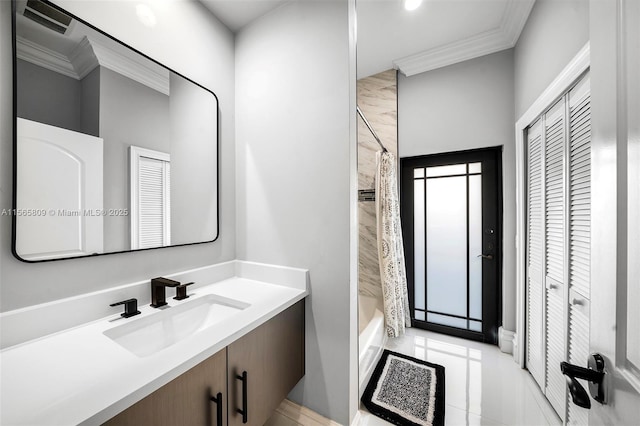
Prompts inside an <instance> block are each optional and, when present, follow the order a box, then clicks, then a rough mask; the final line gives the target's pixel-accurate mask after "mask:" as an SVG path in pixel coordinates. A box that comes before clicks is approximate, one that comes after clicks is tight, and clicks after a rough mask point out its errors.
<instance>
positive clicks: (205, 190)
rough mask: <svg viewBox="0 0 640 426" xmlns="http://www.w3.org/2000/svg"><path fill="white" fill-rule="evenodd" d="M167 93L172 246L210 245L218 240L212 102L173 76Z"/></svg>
mask: <svg viewBox="0 0 640 426" xmlns="http://www.w3.org/2000/svg"><path fill="white" fill-rule="evenodd" d="M170 87H171V95H170V99H169V110H170V116H171V118H170V120H171V122H170V124H171V244H186V243H193V242H199V241H210V240H213V239H214V238H215V236H216V234H217V229H216V228H217V223H216V219H215V213H216V206H217V200H216V198H217V197H216V193H215V188H216V182H217V180H218V176H217V171H216V167H215V164H216V160H217V155H218V152H217V150H216V148H217V146H216V136H217V135H216V131H217V122H218V121H217V118H218V117H217V113H218V109H217V106H216V98H215V96H214V95H212V94H211V93H209V92H207V91H206V90H202V89H201V88H200V87H198V86H196V85H195V84H192V83H191V82H189V81H187V80H185V79H184V78H182V77H180V76H177V75H175V74H174V73H171V77H170ZM194 106H198V107H197V108H196V107H194ZM174 189H179V190H177V191H176V190H174Z"/></svg>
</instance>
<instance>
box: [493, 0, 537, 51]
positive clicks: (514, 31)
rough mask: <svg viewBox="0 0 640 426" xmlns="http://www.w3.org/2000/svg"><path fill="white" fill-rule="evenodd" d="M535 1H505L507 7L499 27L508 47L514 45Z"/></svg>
mask: <svg viewBox="0 0 640 426" xmlns="http://www.w3.org/2000/svg"><path fill="white" fill-rule="evenodd" d="M535 2H536V0H515V1H513V0H512V1H510V2H509V3H507V8H506V9H505V12H504V15H502V20H501V21H500V29H501V30H502V32H503V34H504V38H505V41H507V42H508V43H509V45H510V47H514V46H515V45H516V42H517V41H518V38H519V37H520V33H521V32H522V30H523V29H524V26H525V24H526V23H527V19H528V18H529V14H530V13H531V9H533V4H534V3H535Z"/></svg>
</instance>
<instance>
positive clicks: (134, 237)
mask: <svg viewBox="0 0 640 426" xmlns="http://www.w3.org/2000/svg"><path fill="white" fill-rule="evenodd" d="M130 155H131V172H130V173H131V249H133V250H136V249H144V248H154V247H163V246H168V245H171V205H170V200H171V194H170V187H171V175H170V171H171V160H170V157H169V154H166V153H162V152H159V151H153V150H150V149H145V148H140V147H135V146H132V147H131V154H130Z"/></svg>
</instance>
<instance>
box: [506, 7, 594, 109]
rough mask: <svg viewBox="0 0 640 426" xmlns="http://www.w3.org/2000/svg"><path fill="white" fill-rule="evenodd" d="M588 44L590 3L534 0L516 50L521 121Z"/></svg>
mask: <svg viewBox="0 0 640 426" xmlns="http://www.w3.org/2000/svg"><path fill="white" fill-rule="evenodd" d="M588 41H589V0H537V1H536V2H535V4H534V6H533V9H532V10H531V14H530V15H529V19H528V20H527V23H526V25H525V27H524V29H523V30H522V33H521V34H520V38H519V39H518V43H517V44H516V47H515V56H514V63H515V112H516V115H515V117H516V120H517V119H518V118H520V117H521V116H522V115H523V114H524V113H525V112H526V111H527V109H528V108H529V107H530V106H531V104H533V102H534V101H535V100H536V99H537V98H538V96H540V95H541V94H542V92H543V91H544V89H546V88H547V86H549V84H550V83H551V82H552V81H553V80H554V79H555V78H556V76H557V75H558V74H560V71H562V69H563V68H564V67H565V66H566V65H567V64H568V63H569V61H571V59H573V57H574V56H575V55H576V53H578V51H579V50H580V49H581V48H582V47H583V46H584V45H585V44H586V43H587V42H588Z"/></svg>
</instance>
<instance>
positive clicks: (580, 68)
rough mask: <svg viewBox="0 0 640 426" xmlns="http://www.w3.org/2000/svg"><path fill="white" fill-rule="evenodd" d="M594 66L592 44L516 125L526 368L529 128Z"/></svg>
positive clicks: (520, 316)
mask: <svg viewBox="0 0 640 426" xmlns="http://www.w3.org/2000/svg"><path fill="white" fill-rule="evenodd" d="M590 65H591V56H590V45H589V42H587V44H585V45H584V46H583V47H582V49H580V51H579V52H578V54H576V56H575V57H574V58H573V59H572V60H571V61H570V62H569V64H568V65H567V66H566V67H565V68H564V69H563V70H562V72H561V73H560V74H559V75H558V76H557V77H556V78H555V79H554V80H553V82H551V84H550V85H549V86H548V87H547V88H546V89H545V90H544V92H542V94H541V95H540V96H539V97H538V99H536V101H535V102H534V103H533V104H532V105H531V106H530V107H529V109H528V110H527V111H526V112H525V113H524V114H523V115H522V116H521V117H520V119H518V121H517V122H516V126H515V127H516V129H515V130H516V135H515V136H516V335H515V337H514V344H513V357H514V359H515V361H516V362H517V363H518V364H519V365H520V367H521V368H525V359H526V356H525V353H526V346H525V345H526V343H525V342H526V335H527V330H526V314H527V308H526V298H527V291H526V266H525V265H526V254H527V253H526V251H527V241H526V237H527V221H526V214H527V191H526V189H527V188H526V173H527V163H526V158H525V152H526V146H525V142H526V132H525V130H526V128H527V127H528V126H529V125H530V124H531V123H533V121H534V120H535V119H536V118H537V117H538V116H539V115H540V114H542V113H543V112H544V111H545V110H546V109H547V108H548V107H549V105H551V104H553V102H555V101H556V100H557V99H559V98H560V97H561V96H562V95H563V94H564V93H565V92H566V91H567V90H568V89H569V88H570V87H571V85H572V84H573V83H574V82H575V81H576V80H577V79H578V78H580V76H581V75H582V74H584V72H585V71H587V70H588V69H589V67H590Z"/></svg>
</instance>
